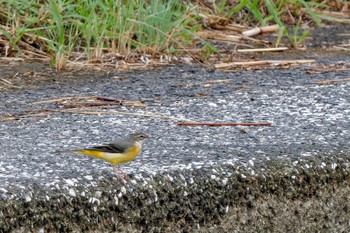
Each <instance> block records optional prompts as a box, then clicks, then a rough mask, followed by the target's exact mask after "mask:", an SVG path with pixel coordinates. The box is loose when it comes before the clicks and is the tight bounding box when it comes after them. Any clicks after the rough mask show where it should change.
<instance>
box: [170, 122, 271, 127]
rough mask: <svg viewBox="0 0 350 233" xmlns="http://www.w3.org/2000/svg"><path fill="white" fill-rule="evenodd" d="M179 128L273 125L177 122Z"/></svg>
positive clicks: (260, 123) (261, 124) (263, 123)
mask: <svg viewBox="0 0 350 233" xmlns="http://www.w3.org/2000/svg"><path fill="white" fill-rule="evenodd" d="M176 125H177V126H213V127H218V126H272V123H265V122H257V123H215V122H177V123H176Z"/></svg>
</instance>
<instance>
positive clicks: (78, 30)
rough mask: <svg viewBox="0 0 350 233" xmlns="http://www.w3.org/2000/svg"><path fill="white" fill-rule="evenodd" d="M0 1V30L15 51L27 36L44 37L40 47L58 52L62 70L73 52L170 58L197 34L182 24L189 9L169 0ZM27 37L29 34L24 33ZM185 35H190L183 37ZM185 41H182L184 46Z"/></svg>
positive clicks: (56, 59) (91, 55)
mask: <svg viewBox="0 0 350 233" xmlns="http://www.w3.org/2000/svg"><path fill="white" fill-rule="evenodd" d="M36 2H37V1H29V2H26V1H17V0H6V1H4V0H3V1H1V0H0V5H1V6H2V8H3V10H2V12H1V14H2V15H3V16H7V17H6V18H3V19H2V20H1V21H2V23H1V24H5V25H7V26H10V27H11V28H12V30H11V32H12V34H11V35H10V33H9V32H8V31H6V30H2V31H3V34H4V35H5V36H6V37H7V38H8V40H10V41H11V43H12V47H15V46H17V42H19V41H21V40H23V39H25V38H24V37H25V36H26V35H27V36H29V34H30V36H33V37H35V36H36V35H38V36H40V37H41V38H42V43H41V45H42V44H43V43H44V44H45V46H43V47H42V48H41V49H42V50H46V52H51V53H53V54H54V56H53V60H52V61H53V63H54V64H55V66H56V68H57V69H61V68H62V67H63V66H64V64H65V63H66V60H67V59H68V58H69V56H70V55H71V54H72V52H73V51H74V52H81V53H83V54H85V55H86V57H87V59H88V60H94V59H100V58H101V57H102V55H103V53H104V52H106V51H107V52H110V53H119V54H122V55H124V56H129V55H130V54H133V53H135V52H136V53H139V54H143V53H147V54H151V55H154V54H169V53H170V52H171V51H174V47H176V46H177V47H179V46H178V45H181V46H182V47H184V46H187V45H188V44H192V41H193V34H187V33H186V32H187V29H186V28H185V27H184V26H183V25H182V23H183V22H185V21H186V12H187V9H186V6H184V5H181V4H180V3H179V1H166V0H150V1H142V0H134V1H125V0H124V1H123V0H105V1H100V0H58V1H57V0H49V1H48V2H45V3H43V4H42V5H41V4H36ZM26 33H27V34H26ZM184 34H186V36H181V35H184ZM180 41H181V42H180Z"/></svg>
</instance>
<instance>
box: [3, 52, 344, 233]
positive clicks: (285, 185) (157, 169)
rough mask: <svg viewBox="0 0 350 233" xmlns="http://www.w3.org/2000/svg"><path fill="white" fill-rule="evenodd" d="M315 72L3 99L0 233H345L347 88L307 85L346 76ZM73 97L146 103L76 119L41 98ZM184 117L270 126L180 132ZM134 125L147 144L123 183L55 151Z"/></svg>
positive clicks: (26, 92) (28, 92) (192, 71)
mask: <svg viewBox="0 0 350 233" xmlns="http://www.w3.org/2000/svg"><path fill="white" fill-rule="evenodd" d="M348 60H349V58H348V57H346V55H344V56H343V57H337V58H334V59H331V60H326V59H324V60H321V59H320V60H318V64H323V63H324V64H345V63H347V61H348ZM313 66H314V65H302V66H299V67H298V68H293V69H286V68H278V67H276V68H274V69H265V70H264V69H263V70H255V71H254V70H251V71H243V70H242V71H237V72H231V73H230V72H222V71H216V70H213V69H208V68H205V67H200V66H176V67H172V66H169V67H165V68H162V69H158V70H150V71H142V72H136V73H126V74H120V73H118V74H108V75H99V76H97V75H92V76H90V77H89V76H86V74H83V75H84V77H80V76H79V75H77V77H76V78H64V77H62V78H53V79H50V81H47V82H44V81H43V82H42V83H43V84H42V85H37V86H27V88H26V87H21V88H19V89H16V90H4V91H2V92H0V98H1V104H0V112H2V117H6V116H16V117H18V118H17V120H6V121H5V120H2V121H0V148H1V151H0V178H1V180H2V182H1V184H0V202H1V205H0V206H1V207H0V229H1V231H3V232H8V231H18V232H27V231H29V230H30V231H42V232H50V231H57V232H58V231H59V232H70V231H75V232H80V231H102V230H103V231H108V232H111V231H116V232H123V231H125V232H135V231H136V232H139V231H144V232H152V231H153V232H174V231H175V232H176V231H177V232H188V231H198V232H217V231H219V230H220V231H222V232H225V231H227V232H242V231H259V232H289V231H293V232H305V231H310V230H316V231H320V232H322V231H324V232H331V231H333V232H339V231H342V230H343V231H348V230H349V228H350V226H349V223H348V220H347V219H348V218H349V217H350V213H349V206H348V205H349V204H348V203H349V197H348V196H349V195H348V194H349V188H348V185H349V159H350V124H349V122H350V118H349V115H350V91H349V90H350V82H346V81H343V82H336V83H331V84H329V85H319V84H317V81H324V80H330V79H345V78H349V71H346V70H345V71H335V72H329V73H315V74H310V73H309V72H308V71H309V69H310V68H312V67H313ZM5 68H6V66H4V65H2V67H0V71H1V69H5ZM116 76H124V77H125V78H123V79H116V78H115V77H116ZM213 80H225V81H224V82H217V83H215V82H212V81H213ZM208 81H210V82H211V83H208ZM73 96H79V97H88V96H103V97H108V98H114V99H122V100H132V101H138V100H142V102H143V104H145V107H142V108H137V107H130V106H108V107H106V106H105V107H95V108H89V109H87V110H86V111H89V112H95V113H96V112H100V114H77V113H67V112H52V110H55V111H57V110H62V109H60V108H58V106H57V105H56V104H55V103H54V102H50V101H47V100H52V99H59V98H64V97H73ZM61 103H62V102H61ZM44 109H46V110H50V111H43V110H44ZM74 111H76V112H78V111H81V109H75V110H74ZM36 113H41V114H42V115H39V116H33V117H32V118H31V119H24V117H23V116H24V115H26V116H27V117H28V114H36ZM185 120H193V121H199V122H270V123H272V126H270V127H266V126H265V127H181V126H177V125H176V122H179V121H185ZM135 131H142V132H145V133H147V134H149V135H150V137H151V139H150V140H149V141H148V142H146V143H145V144H144V148H143V152H142V154H141V155H140V156H139V157H137V158H136V160H134V161H133V162H131V163H129V164H125V165H122V166H121V167H122V168H123V170H124V171H125V172H127V173H128V174H130V177H131V179H130V180H128V181H123V180H120V179H118V178H117V177H116V175H115V174H114V173H113V171H112V168H111V166H110V164H108V163H105V162H104V161H100V160H97V159H94V158H90V157H88V156H83V155H76V154H72V153H67V152H62V151H64V150H68V149H77V148H81V147H86V146H92V145H96V144H100V143H104V142H109V141H113V140H114V139H116V138H120V137H123V136H125V135H127V134H129V133H132V132H135Z"/></svg>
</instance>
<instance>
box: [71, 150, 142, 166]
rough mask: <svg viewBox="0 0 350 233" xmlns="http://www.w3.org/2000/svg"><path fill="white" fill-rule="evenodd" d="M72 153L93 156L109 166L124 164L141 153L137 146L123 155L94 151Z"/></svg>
mask: <svg viewBox="0 0 350 233" xmlns="http://www.w3.org/2000/svg"><path fill="white" fill-rule="evenodd" d="M74 152H78V153H81V154H84V155H89V156H93V157H96V158H99V159H102V160H105V161H107V162H110V163H111V164H118V163H126V162H129V161H131V160H133V159H134V158H136V156H138V155H139V154H140V152H141V149H140V148H139V147H138V146H133V147H131V148H130V149H129V150H127V151H125V152H124V153H107V152H102V151H96V150H89V149H84V150H76V151H74Z"/></svg>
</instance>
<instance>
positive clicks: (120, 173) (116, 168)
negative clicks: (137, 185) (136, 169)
mask: <svg viewBox="0 0 350 233" xmlns="http://www.w3.org/2000/svg"><path fill="white" fill-rule="evenodd" d="M113 171H114V172H115V173H116V174H117V176H118V178H120V179H125V180H128V179H130V177H129V176H128V174H126V173H124V172H123V171H122V169H120V167H119V166H117V165H113Z"/></svg>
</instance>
